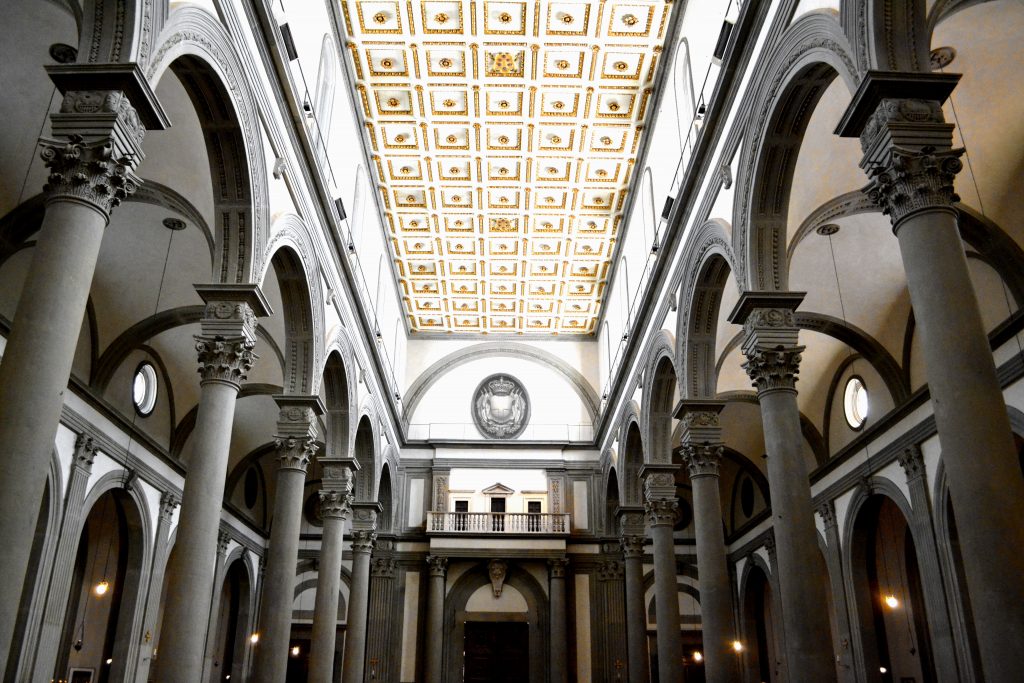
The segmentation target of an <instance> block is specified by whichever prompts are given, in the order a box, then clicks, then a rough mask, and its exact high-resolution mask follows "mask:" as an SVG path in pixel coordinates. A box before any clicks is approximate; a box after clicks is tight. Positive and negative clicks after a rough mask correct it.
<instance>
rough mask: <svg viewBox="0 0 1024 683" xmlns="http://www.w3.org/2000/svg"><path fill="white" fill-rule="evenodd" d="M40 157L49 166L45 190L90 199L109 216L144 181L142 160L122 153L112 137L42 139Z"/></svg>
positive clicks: (51, 196) (55, 196)
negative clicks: (139, 172) (137, 170)
mask: <svg viewBox="0 0 1024 683" xmlns="http://www.w3.org/2000/svg"><path fill="white" fill-rule="evenodd" d="M39 144H40V146H41V147H42V151H41V152H40V156H41V157H42V158H43V163H45V164H46V168H48V169H49V171H50V174H49V176H47V178H46V184H45V185H44V186H43V190H44V191H45V192H47V193H49V199H50V201H52V200H54V199H64V200H67V199H74V200H78V201H82V202H86V203H87V204H89V205H90V206H92V207H93V208H95V209H97V210H98V211H100V212H101V213H103V215H104V216H106V217H107V218H109V217H110V211H111V209H113V208H114V207H115V206H117V205H118V204H120V203H121V202H123V201H124V200H126V199H128V197H129V196H131V194H132V193H133V192H135V190H136V189H138V187H139V185H141V184H142V181H141V180H140V179H139V177H138V176H137V175H135V171H134V169H135V165H136V164H137V163H138V159H136V158H133V157H130V156H118V155H117V154H116V153H115V151H114V148H113V147H112V145H111V143H110V140H109V139H100V140H93V141H86V140H85V138H83V137H82V136H81V135H78V134H77V133H76V134H73V135H70V136H68V139H67V140H56V139H51V138H40V141H39Z"/></svg>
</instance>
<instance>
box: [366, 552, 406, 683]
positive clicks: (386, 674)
mask: <svg viewBox="0 0 1024 683" xmlns="http://www.w3.org/2000/svg"><path fill="white" fill-rule="evenodd" d="M394 547H395V543H394V541H393V540H392V539H382V538H380V537H379V536H378V537H377V545H376V547H375V548H374V549H373V556H372V557H371V558H370V599H369V605H368V609H367V617H366V662H367V664H369V671H367V672H366V674H365V675H366V676H369V678H370V680H381V681H390V680H392V679H393V676H392V675H391V669H392V667H393V666H394V664H395V663H396V659H397V660H400V659H401V651H402V644H401V642H400V639H401V631H398V632H397V634H396V629H395V628H394V626H393V624H394V623H395V618H396V614H395V613H396V611H397V607H398V601H397V600H396V598H395V570H396V569H397V567H398V563H397V562H395V558H394V557H393V555H392V553H393V552H394ZM396 655H398V657H397V658H396Z"/></svg>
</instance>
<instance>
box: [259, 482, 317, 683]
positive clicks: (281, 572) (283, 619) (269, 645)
mask: <svg viewBox="0 0 1024 683" xmlns="http://www.w3.org/2000/svg"><path fill="white" fill-rule="evenodd" d="M305 483H306V471H305V468H304V467H303V468H301V469H298V468H295V469H293V468H291V467H281V469H279V470H278V471H277V491H276V493H275V494H274V496H275V497H274V516H273V521H272V526H271V529H270V546H269V548H268V550H267V554H268V557H267V574H266V579H265V580H264V582H263V600H262V603H261V605H260V611H261V615H260V642H259V644H258V646H257V647H256V667H255V671H254V674H255V676H254V680H255V681H257V682H258V683H280V682H281V681H283V680H284V679H285V674H286V673H287V670H288V643H289V639H290V638H291V630H292V602H293V600H294V597H295V563H296V561H297V560H298V556H299V530H300V528H301V525H302V492H303V488H304V486H305Z"/></svg>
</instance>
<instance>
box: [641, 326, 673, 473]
mask: <svg viewBox="0 0 1024 683" xmlns="http://www.w3.org/2000/svg"><path fill="white" fill-rule="evenodd" d="M675 356H676V349H675V340H674V339H673V337H672V333H671V332H669V331H668V330H659V331H658V333H657V335H656V336H655V337H654V339H652V340H651V342H650V347H649V350H648V352H647V363H646V364H645V366H644V367H645V370H644V391H643V418H644V419H643V425H644V428H645V432H646V434H647V439H646V445H647V449H646V451H645V453H644V454H645V456H646V457H645V460H644V461H645V462H670V461H671V460H672V419H673V414H674V411H675V402H674V401H675V397H676V394H677V393H678V389H679V381H678V374H677V373H676V367H675Z"/></svg>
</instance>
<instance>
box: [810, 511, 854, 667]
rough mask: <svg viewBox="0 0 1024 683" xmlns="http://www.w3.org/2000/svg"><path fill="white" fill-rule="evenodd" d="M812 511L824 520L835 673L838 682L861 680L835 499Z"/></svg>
mask: <svg viewBox="0 0 1024 683" xmlns="http://www.w3.org/2000/svg"><path fill="white" fill-rule="evenodd" d="M815 512H817V513H818V516H819V517H821V520H822V522H824V524H825V564H826V565H827V566H828V576H829V587H830V589H831V591H832V606H833V609H834V610H835V616H836V636H837V637H838V639H839V640H838V642H837V643H835V647H836V676H837V677H838V679H839V681H840V682H841V683H847V682H850V683H852V681H856V680H862V679H863V677H864V676H863V674H862V673H861V674H858V672H857V670H856V668H855V667H856V666H857V662H856V661H855V659H856V658H855V657H854V656H853V651H852V647H851V643H852V642H853V640H852V636H851V633H850V612H849V609H848V603H847V599H846V585H845V582H844V579H843V560H842V552H841V549H840V547H839V543H840V541H839V524H838V522H837V520H836V507H835V503H833V502H832V501H831V500H825V501H822V502H821V503H819V504H818V505H817V506H816V507H815Z"/></svg>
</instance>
